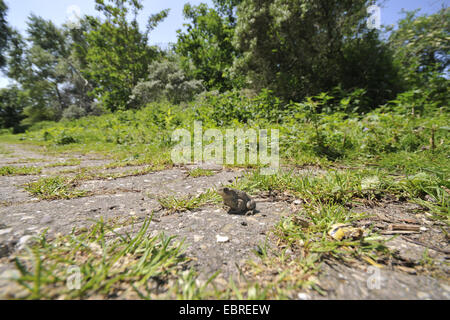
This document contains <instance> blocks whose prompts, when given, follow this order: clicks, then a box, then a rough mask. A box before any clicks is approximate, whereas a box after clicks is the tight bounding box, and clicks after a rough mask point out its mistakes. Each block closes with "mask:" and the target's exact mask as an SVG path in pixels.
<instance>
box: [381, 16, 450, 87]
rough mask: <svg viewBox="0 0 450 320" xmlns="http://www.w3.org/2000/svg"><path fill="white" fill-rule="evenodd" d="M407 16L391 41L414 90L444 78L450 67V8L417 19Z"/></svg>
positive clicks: (405, 75) (394, 32) (416, 17)
mask: <svg viewBox="0 0 450 320" xmlns="http://www.w3.org/2000/svg"><path fill="white" fill-rule="evenodd" d="M417 13H418V10H416V11H412V12H404V14H405V18H404V19H402V20H401V21H400V22H399V27H398V29H397V30H394V31H393V32H392V34H391V36H390V38H389V44H390V46H391V47H392V48H393V49H394V51H395V58H396V60H397V62H398V63H399V64H400V65H401V70H402V76H403V77H404V79H405V80H406V81H407V82H408V83H409V85H410V86H413V87H418V86H423V85H425V83H426V82H427V81H428V80H429V79H430V77H433V74H435V73H438V74H443V73H445V72H446V70H448V66H449V63H450V41H449V38H450V8H443V9H442V10H440V11H439V12H438V13H436V14H432V15H423V16H417Z"/></svg>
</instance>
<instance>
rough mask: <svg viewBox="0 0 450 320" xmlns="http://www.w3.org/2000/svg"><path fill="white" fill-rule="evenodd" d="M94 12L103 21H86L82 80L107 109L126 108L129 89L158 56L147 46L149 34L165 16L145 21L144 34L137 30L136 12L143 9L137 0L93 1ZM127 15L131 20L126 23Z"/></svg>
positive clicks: (165, 12) (159, 15)
mask: <svg viewBox="0 0 450 320" xmlns="http://www.w3.org/2000/svg"><path fill="white" fill-rule="evenodd" d="M96 9H97V10H98V11H99V12H101V13H102V14H103V15H104V17H105V20H104V21H99V20H97V19H94V18H89V21H90V23H91V28H92V30H91V31H90V32H89V34H88V35H87V37H86V42H87V52H86V62H87V67H86V68H85V69H84V70H83V73H85V74H86V78H88V79H90V80H91V81H93V82H94V83H95V87H94V89H93V90H92V91H91V94H93V95H95V96H96V97H97V98H98V99H99V100H101V101H103V102H104V105H105V107H106V108H108V109H109V110H112V111H114V110H119V109H126V108H128V107H129V97H130V96H131V93H132V90H133V88H134V87H135V86H136V85H137V84H138V82H139V81H140V80H141V79H147V78H148V75H147V71H148V66H149V65H150V63H151V62H152V61H153V60H154V59H156V58H157V57H158V55H159V53H158V50H157V49H156V48H155V47H150V46H149V44H148V42H149V33H150V31H151V30H153V29H154V28H155V27H156V26H157V24H158V23H159V22H161V21H162V20H163V19H164V18H165V17H166V16H167V14H168V10H163V11H161V12H159V13H158V14H155V15H152V16H151V17H150V18H149V19H148V25H147V29H146V31H145V32H141V31H140V30H139V25H138V22H137V15H138V12H139V11H141V10H142V9H143V7H142V4H141V3H140V1H137V0H106V1H105V0H96ZM129 14H133V15H134V17H133V20H132V21H131V22H130V21H128V19H127V17H128V15H129Z"/></svg>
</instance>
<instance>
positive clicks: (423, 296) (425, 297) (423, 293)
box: [417, 291, 430, 299]
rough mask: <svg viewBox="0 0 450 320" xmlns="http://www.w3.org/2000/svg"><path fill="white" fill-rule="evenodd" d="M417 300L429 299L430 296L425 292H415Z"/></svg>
mask: <svg viewBox="0 0 450 320" xmlns="http://www.w3.org/2000/svg"><path fill="white" fill-rule="evenodd" d="M417 298H419V299H430V295H429V294H428V293H425V292H420V291H419V292H417Z"/></svg>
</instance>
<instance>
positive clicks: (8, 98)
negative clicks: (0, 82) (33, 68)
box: [0, 86, 29, 133]
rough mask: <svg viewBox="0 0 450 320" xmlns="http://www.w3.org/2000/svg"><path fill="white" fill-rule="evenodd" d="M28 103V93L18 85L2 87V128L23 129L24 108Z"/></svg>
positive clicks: (0, 123)
mask: <svg viewBox="0 0 450 320" xmlns="http://www.w3.org/2000/svg"><path fill="white" fill-rule="evenodd" d="M28 103H29V102H28V95H27V93H26V92H25V91H23V90H20V89H19V88H18V87H17V86H11V87H9V88H3V89H0V128H7V129H9V128H12V129H13V132H14V133H18V132H20V131H22V129H23V128H22V126H21V121H22V120H23V119H24V115H23V110H24V108H25V107H26V106H27V105H28Z"/></svg>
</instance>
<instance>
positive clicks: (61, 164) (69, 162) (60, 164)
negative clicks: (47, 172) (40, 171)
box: [45, 159, 81, 168]
mask: <svg viewBox="0 0 450 320" xmlns="http://www.w3.org/2000/svg"><path fill="white" fill-rule="evenodd" d="M80 163H81V160H79V159H69V160H65V161H63V162H56V163H50V164H47V165H46V166H45V168H57V167H71V166H77V165H79V164H80Z"/></svg>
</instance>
